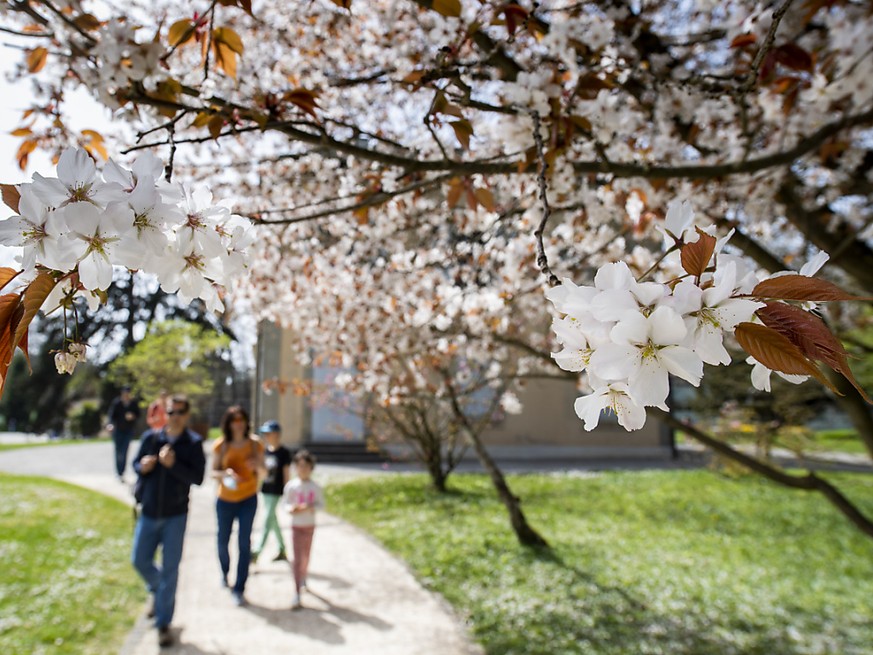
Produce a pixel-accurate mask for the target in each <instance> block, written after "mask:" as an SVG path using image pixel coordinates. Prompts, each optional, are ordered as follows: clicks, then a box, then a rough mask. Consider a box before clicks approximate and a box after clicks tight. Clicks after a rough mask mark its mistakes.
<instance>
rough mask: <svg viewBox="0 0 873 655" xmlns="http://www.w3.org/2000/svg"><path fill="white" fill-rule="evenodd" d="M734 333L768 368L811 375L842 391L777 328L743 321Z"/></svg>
mask: <svg viewBox="0 0 873 655" xmlns="http://www.w3.org/2000/svg"><path fill="white" fill-rule="evenodd" d="M734 336H736V338H737V343H739V344H740V347H741V348H742V349H743V350H745V351H746V352H747V353H749V354H750V355H751V356H752V357H754V358H755V359H756V360H758V361H759V362H761V363H762V364H763V365H764V366H766V367H767V368H769V369H772V370H774V371H779V372H780V373H785V374H787V375H809V376H811V377H814V378H815V379H816V380H818V381H819V382H821V383H822V384H824V385H825V386H827V387H828V388H829V389H831V390H832V391H834V392H835V393H839V392H838V391H837V390H836V388H834V386H833V385H832V384H831V383H830V381H829V380H828V379H827V378H826V377H825V376H824V375H823V374H822V372H821V371H820V370H819V369H818V367H817V366H816V365H815V364H814V363H813V362H811V361H810V360H809V359H807V358H806V357H804V355H803V353H802V352H800V349H799V348H798V347H797V346H795V345H794V344H793V343H791V341H790V340H789V339H788V338H787V337H785V336H784V335H782V334H780V333H779V332H777V331H776V330H774V329H772V328H769V327H767V326H766V325H758V324H757V323H740V324H739V325H738V326H737V328H736V330H735V332H734Z"/></svg>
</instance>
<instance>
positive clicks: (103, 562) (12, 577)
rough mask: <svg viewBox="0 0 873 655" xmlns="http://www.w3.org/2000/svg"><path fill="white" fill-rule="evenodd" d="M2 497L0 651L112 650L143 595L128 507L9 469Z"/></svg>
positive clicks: (0, 483) (1, 481)
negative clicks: (134, 565) (132, 561)
mask: <svg viewBox="0 0 873 655" xmlns="http://www.w3.org/2000/svg"><path fill="white" fill-rule="evenodd" d="M0 498H2V499H3V502H2V504H0V567H2V569H0V653H3V655H12V654H15V655H19V654H20V655H32V654H36V653H75V654H79V653H95V654H101V655H102V654H104V653H117V652H118V650H119V648H120V646H121V643H122V642H123V640H124V637H125V635H126V633H127V631H128V630H130V628H131V626H132V625H133V622H134V618H135V615H136V612H137V611H139V610H141V608H142V606H143V604H144V602H145V595H146V594H145V590H144V589H143V586H142V584H141V582H139V579H138V578H137V576H136V573H135V572H134V570H133V568H132V567H131V565H130V543H131V531H132V518H131V513H130V508H129V507H127V506H126V505H124V504H123V503H120V502H119V501H117V500H114V499H111V498H107V497H106V496H102V495H100V494H97V493H94V492H92V491H87V490H85V489H81V488H79V487H75V486H72V485H68V484H65V483H62V482H55V481H51V480H46V479H42V478H31V477H21V476H11V475H0Z"/></svg>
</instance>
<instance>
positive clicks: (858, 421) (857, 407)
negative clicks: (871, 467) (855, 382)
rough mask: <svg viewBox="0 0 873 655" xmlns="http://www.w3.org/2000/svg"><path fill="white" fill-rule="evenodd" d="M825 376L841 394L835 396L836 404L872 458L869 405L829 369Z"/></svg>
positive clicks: (872, 422) (872, 428) (872, 427)
mask: <svg viewBox="0 0 873 655" xmlns="http://www.w3.org/2000/svg"><path fill="white" fill-rule="evenodd" d="M825 375H826V376H827V378H828V379H829V380H830V381H831V382H832V383H833V384H834V386H835V387H836V388H837V389H838V390H839V391H840V393H842V394H843V395H842V396H836V401H837V404H838V405H839V406H840V409H842V410H843V411H844V412H845V413H846V414H848V416H849V420H851V421H852V425H854V426H855V430H856V431H857V432H858V438H859V439H861V441H862V442H863V443H864V447H865V448H866V449H867V452H868V453H869V455H870V457H871V458H873V412H871V411H870V405H868V404H867V401H866V400H864V398H863V397H862V396H861V394H860V393H858V390H857V389H855V387H853V386H852V385H851V383H850V382H849V381H848V380H847V379H846V378H844V377H843V376H842V375H840V374H839V373H835V372H834V371H831V370H830V369H825Z"/></svg>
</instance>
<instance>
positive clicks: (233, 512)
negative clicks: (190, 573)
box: [215, 494, 258, 594]
mask: <svg viewBox="0 0 873 655" xmlns="http://www.w3.org/2000/svg"><path fill="white" fill-rule="evenodd" d="M257 509H258V494H255V495H254V496H252V497H250V498H246V499H245V500H241V501H239V502H238V503H231V502H228V501H226V500H221V499H220V498H219V499H218V500H216V502H215V512H216V515H217V516H218V563H219V564H220V565H221V573H222V574H223V575H224V579H225V580H226V579H227V574H228V573H229V572H230V552H229V551H228V544H229V543H230V533H231V530H233V521H234V519H236V520H237V521H238V522H239V527H238V535H237V537H238V544H239V562H237V565H236V581H235V582H234V585H233V590H234V592H235V593H238V594H242V593H243V591H245V588H246V580H247V579H248V577H249V562H251V559H252V524H253V523H254V522H255V512H256V511H257Z"/></svg>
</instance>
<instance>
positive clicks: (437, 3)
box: [431, 0, 461, 18]
mask: <svg viewBox="0 0 873 655" xmlns="http://www.w3.org/2000/svg"><path fill="white" fill-rule="evenodd" d="M431 8H432V9H433V10H434V11H436V12H438V13H440V14H442V15H443V16H449V17H450V18H458V17H459V16H460V15H461V0H433V4H431Z"/></svg>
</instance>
